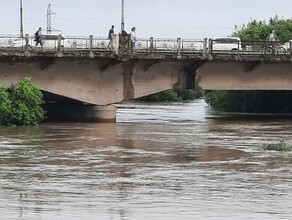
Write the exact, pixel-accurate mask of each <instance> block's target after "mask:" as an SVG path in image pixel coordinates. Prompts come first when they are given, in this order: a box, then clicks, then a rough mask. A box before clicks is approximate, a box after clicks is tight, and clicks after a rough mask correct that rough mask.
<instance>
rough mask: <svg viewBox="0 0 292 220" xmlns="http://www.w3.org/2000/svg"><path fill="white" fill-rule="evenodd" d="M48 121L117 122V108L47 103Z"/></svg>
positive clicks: (111, 106) (45, 107)
mask: <svg viewBox="0 0 292 220" xmlns="http://www.w3.org/2000/svg"><path fill="white" fill-rule="evenodd" d="M44 109H45V111H46V112H47V114H46V118H47V121H69V122H106V123H115V122H116V107H115V106H113V105H107V106H94V105H82V104H80V103H79V104H77V103H49V104H48V103H47V104H45V105H44Z"/></svg>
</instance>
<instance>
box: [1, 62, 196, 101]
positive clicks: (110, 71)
mask: <svg viewBox="0 0 292 220" xmlns="http://www.w3.org/2000/svg"><path fill="white" fill-rule="evenodd" d="M190 63H191V62H190V61H181V62H173V61H167V60H138V59H137V60H135V59H132V60H124V61H122V60H117V59H111V58H96V59H95V58H94V59H91V58H80V57H79V58H72V57H71V58H57V57H47V58H46V57H31V58H28V57H20V58H13V59H12V58H11V59H3V58H2V59H0V84H1V85H2V86H10V85H11V84H14V83H16V82H18V81H19V80H20V79H21V78H22V77H24V76H29V77H31V78H32V81H33V83H35V84H36V85H38V86H39V88H40V89H41V90H42V91H45V92H47V93H48V94H56V95H58V96H60V97H66V98H68V99H72V100H78V101H80V102H83V103H88V104H93V105H108V104H111V103H118V102H121V101H124V100H131V99H135V98H138V97H141V96H146V95H149V94H153V93H156V92H160V91H163V90H167V89H171V88H185V87H186V86H187V80H186V78H187V77H188V74H187V73H186V72H185V69H186V66H189V65H190ZM192 75H193V74H192ZM192 80H193V77H192ZM191 84H193V82H192V83H191Z"/></svg>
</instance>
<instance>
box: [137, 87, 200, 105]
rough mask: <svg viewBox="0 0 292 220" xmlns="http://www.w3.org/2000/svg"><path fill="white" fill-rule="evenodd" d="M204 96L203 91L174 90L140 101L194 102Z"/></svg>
mask: <svg viewBox="0 0 292 220" xmlns="http://www.w3.org/2000/svg"><path fill="white" fill-rule="evenodd" d="M202 96H203V92H202V91H196V90H192V89H185V90H173V89H169V90H166V91H162V92H159V93H155V94H152V95H148V96H144V97H141V98H139V99H138V100H139V101H146V102H180V101H182V100H193V99H197V98H201V97H202Z"/></svg>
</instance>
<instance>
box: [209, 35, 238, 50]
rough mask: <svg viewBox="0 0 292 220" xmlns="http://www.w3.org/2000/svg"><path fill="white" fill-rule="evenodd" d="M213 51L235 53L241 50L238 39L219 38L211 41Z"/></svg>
mask: <svg viewBox="0 0 292 220" xmlns="http://www.w3.org/2000/svg"><path fill="white" fill-rule="evenodd" d="M212 49H213V51H214V50H215V51H216V50H217V51H237V50H242V47H241V41H240V38H239V37H220V38H213V39H212Z"/></svg>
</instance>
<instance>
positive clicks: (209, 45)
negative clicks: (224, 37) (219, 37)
mask: <svg viewBox="0 0 292 220" xmlns="http://www.w3.org/2000/svg"><path fill="white" fill-rule="evenodd" d="M212 52H213V40H212V39H209V43H208V54H210V55H212Z"/></svg>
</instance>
